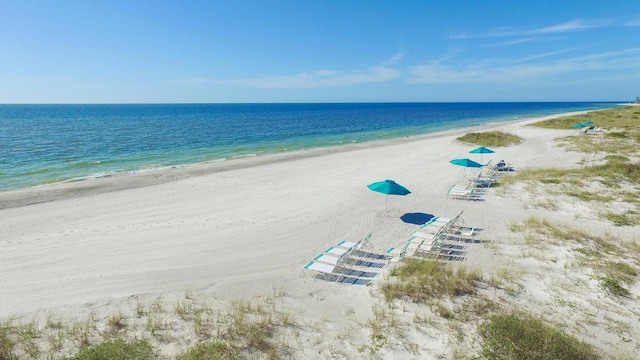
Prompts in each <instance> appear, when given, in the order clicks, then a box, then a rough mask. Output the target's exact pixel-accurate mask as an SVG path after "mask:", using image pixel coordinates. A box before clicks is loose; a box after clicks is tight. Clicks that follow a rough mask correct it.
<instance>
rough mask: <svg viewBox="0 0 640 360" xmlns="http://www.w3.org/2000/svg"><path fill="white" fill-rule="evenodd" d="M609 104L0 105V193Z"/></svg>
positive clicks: (590, 108) (608, 106)
mask: <svg viewBox="0 0 640 360" xmlns="http://www.w3.org/2000/svg"><path fill="white" fill-rule="evenodd" d="M615 106H616V103H605V102H601V103H594V102H589V103H575V102H574V103H359V104H349V103H340V104H147V105H129V104H127V105H124V104H123V105H0V190H6V189H12V188H20V187H27V186H34V185H40V184H46V183H52V182H58V181H65V180H69V179H76V178H86V177H97V176H104V175H108V174H113V173H122V172H132V171H142V170H148V169H154V168H158V167H165V166H175V165H184V164H192V163H197V162H203V161H212V160H222V159H232V158H234V157H241V156H253V155H262V154H269V153H275V152H282V151H291V150H297V149H308V148H315V147H325V146H335V145H340V144H345V143H352V142H364V141H374V140H380V139H389V138H393V137H403V136H409V135H418V134H425V133H430V132H436V131H442V130H448V129H453V128H460V127H465V126H471V125H479V124H484V123H489V122H500V121H511V120H514V119H522V118H529V117H535V116H544V115H551V114H557V113H564V112H569V111H581V110H594V109H603V108H611V107H615Z"/></svg>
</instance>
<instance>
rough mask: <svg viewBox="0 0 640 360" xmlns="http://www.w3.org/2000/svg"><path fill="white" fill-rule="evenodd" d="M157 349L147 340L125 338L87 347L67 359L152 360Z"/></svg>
mask: <svg viewBox="0 0 640 360" xmlns="http://www.w3.org/2000/svg"><path fill="white" fill-rule="evenodd" d="M155 358H156V355H155V351H154V350H153V347H152V346H151V344H150V343H149V342H148V341H147V340H135V341H132V342H127V341H125V340H123V339H114V340H107V341H105V342H103V343H100V344H98V345H96V346H92V347H90V348H86V349H84V350H82V351H80V352H79V353H77V354H76V355H75V356H73V357H64V358H63V359H66V360H152V359H155Z"/></svg>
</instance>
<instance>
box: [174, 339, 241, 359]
mask: <svg viewBox="0 0 640 360" xmlns="http://www.w3.org/2000/svg"><path fill="white" fill-rule="evenodd" d="M239 353H240V351H239V350H238V349H236V348H234V347H233V346H230V345H227V344H223V343H220V342H217V341H212V342H208V343H200V344H198V345H196V346H194V347H192V348H191V349H189V350H187V351H185V352H183V353H181V354H180V355H178V356H176V358H175V360H235V359H239Z"/></svg>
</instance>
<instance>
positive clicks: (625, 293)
mask: <svg viewBox="0 0 640 360" xmlns="http://www.w3.org/2000/svg"><path fill="white" fill-rule="evenodd" d="M510 230H512V231H514V232H523V233H525V239H531V243H532V244H536V245H537V246H544V245H548V244H553V245H560V244H568V245H572V246H573V245H574V244H578V245H580V247H577V248H575V251H576V253H578V254H579V255H580V256H582V257H584V258H586V259H585V260H584V261H581V262H579V264H580V266H584V267H589V268H591V269H592V270H593V271H594V273H595V274H599V275H598V276H597V277H598V278H599V279H600V286H601V287H602V289H603V290H605V291H606V292H607V293H608V294H611V295H614V296H620V297H629V296H630V292H629V290H627V289H626V288H625V287H624V286H623V284H629V285H631V284H633V282H634V281H635V280H636V278H637V275H638V271H637V270H636V268H635V267H634V266H632V265H630V264H629V263H626V262H622V261H619V260H615V261H614V260H610V258H618V257H619V256H620V255H622V254H626V255H628V256H630V257H631V258H638V257H640V252H639V251H638V250H639V249H637V247H636V246H635V245H634V243H632V244H629V245H628V246H626V248H623V247H625V244H622V243H620V242H616V241H615V240H614V239H613V238H611V237H609V236H597V235H594V234H590V233H586V232H584V231H581V230H577V229H574V228H571V227H570V226H566V225H562V224H552V223H551V222H549V221H546V220H541V219H538V218H534V217H531V218H529V219H527V220H526V221H524V222H522V223H521V224H512V225H511V226H510Z"/></svg>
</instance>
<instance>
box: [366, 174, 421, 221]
mask: <svg viewBox="0 0 640 360" xmlns="http://www.w3.org/2000/svg"><path fill="white" fill-rule="evenodd" d="M367 187H368V188H369V190H371V191H375V192H379V193H382V194H385V195H387V196H385V201H384V212H385V213H386V212H387V201H388V200H389V195H400V196H405V195H407V194H411V191H409V190H408V189H407V188H405V187H404V186H402V185H400V184H398V183H397V182H395V181H393V180H388V179H387V180H384V181H378V182H374V183H372V184H369V185H367Z"/></svg>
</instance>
